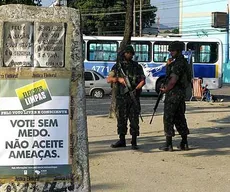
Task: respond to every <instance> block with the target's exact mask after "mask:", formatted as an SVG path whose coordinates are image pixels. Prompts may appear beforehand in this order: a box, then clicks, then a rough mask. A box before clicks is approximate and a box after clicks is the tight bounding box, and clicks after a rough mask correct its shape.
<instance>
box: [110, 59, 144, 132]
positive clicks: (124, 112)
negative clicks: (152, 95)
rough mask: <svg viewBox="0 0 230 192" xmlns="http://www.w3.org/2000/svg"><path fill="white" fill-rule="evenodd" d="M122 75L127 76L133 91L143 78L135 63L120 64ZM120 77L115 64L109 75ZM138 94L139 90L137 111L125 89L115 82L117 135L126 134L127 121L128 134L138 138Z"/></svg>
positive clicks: (142, 73) (137, 99) (138, 101)
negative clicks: (128, 123)
mask: <svg viewBox="0 0 230 192" xmlns="http://www.w3.org/2000/svg"><path fill="white" fill-rule="evenodd" d="M121 66H122V69H123V70H124V73H125V74H126V75H127V76H128V78H129V81H130V84H131V86H132V89H133V90H135V88H136V86H137V85H138V84H139V83H140V81H141V80H143V79H144V78H145V75H144V72H143V69H142V67H141V66H140V65H139V64H138V63H137V62H135V61H132V60H131V61H129V62H128V63H122V64H121ZM111 74H112V76H116V77H122V76H121V74H120V72H119V70H118V66H117V64H115V65H114V66H113V68H112V70H111V72H110V74H109V75H111ZM140 94H141V90H137V91H136V101H137V103H138V108H139V109H138V110H137V107H136V106H135V104H134V102H133V101H132V99H131V97H130V95H129V93H128V92H127V88H126V87H125V86H124V85H122V84H120V83H119V82H117V86H116V113H117V132H118V134H119V135H126V134H127V129H128V128H127V121H128V119H129V122H130V134H131V135H136V136H139V134H140V133H139V129H140V128H139V115H140V109H141V106H140Z"/></svg>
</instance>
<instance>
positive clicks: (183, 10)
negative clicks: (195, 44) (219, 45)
mask: <svg viewBox="0 0 230 192" xmlns="http://www.w3.org/2000/svg"><path fill="white" fill-rule="evenodd" d="M228 4H230V0H202V1H201V0H193V1H188V0H180V25H179V26H180V33H181V34H182V36H183V37H199V38H202V37H212V38H218V39H220V40H221V41H222V42H223V52H224V55H223V57H224V65H223V82H224V83H230V61H229V33H227V30H226V29H224V28H213V27H212V12H226V13H227V11H228V9H229V8H228Z"/></svg>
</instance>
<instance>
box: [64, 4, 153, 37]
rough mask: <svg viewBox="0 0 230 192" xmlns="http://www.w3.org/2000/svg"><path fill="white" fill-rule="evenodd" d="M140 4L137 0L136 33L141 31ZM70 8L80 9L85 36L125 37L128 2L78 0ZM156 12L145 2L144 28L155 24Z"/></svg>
mask: <svg viewBox="0 0 230 192" xmlns="http://www.w3.org/2000/svg"><path fill="white" fill-rule="evenodd" d="M139 2H140V0H136V32H138V30H139V17H140V12H139V10H140V3H139ZM68 6H70V7H74V8H77V9H80V11H81V14H82V20H83V21H82V23H83V33H84V34H85V35H123V33H124V28H125V12H126V7H127V6H126V0H97V1H95V0H77V1H72V2H71V1H69V5H68ZM156 10H157V9H156V7H154V6H151V4H150V1H149V0H143V5H142V11H143V12H142V27H143V28H144V27H150V26H151V25H152V24H153V23H155V16H156V14H155V12H156Z"/></svg>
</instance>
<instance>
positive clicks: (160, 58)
mask: <svg viewBox="0 0 230 192" xmlns="http://www.w3.org/2000/svg"><path fill="white" fill-rule="evenodd" d="M170 43H171V42H169V41H156V42H155V43H154V45H153V53H154V56H153V61H155V62H166V61H167V59H168V56H169V51H168V46H169V44H170ZM184 48H185V45H184Z"/></svg>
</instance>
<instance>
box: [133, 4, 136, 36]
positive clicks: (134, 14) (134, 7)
mask: <svg viewBox="0 0 230 192" xmlns="http://www.w3.org/2000/svg"><path fill="white" fill-rule="evenodd" d="M135 36H136V3H135V0H134V3H133V37H135Z"/></svg>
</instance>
